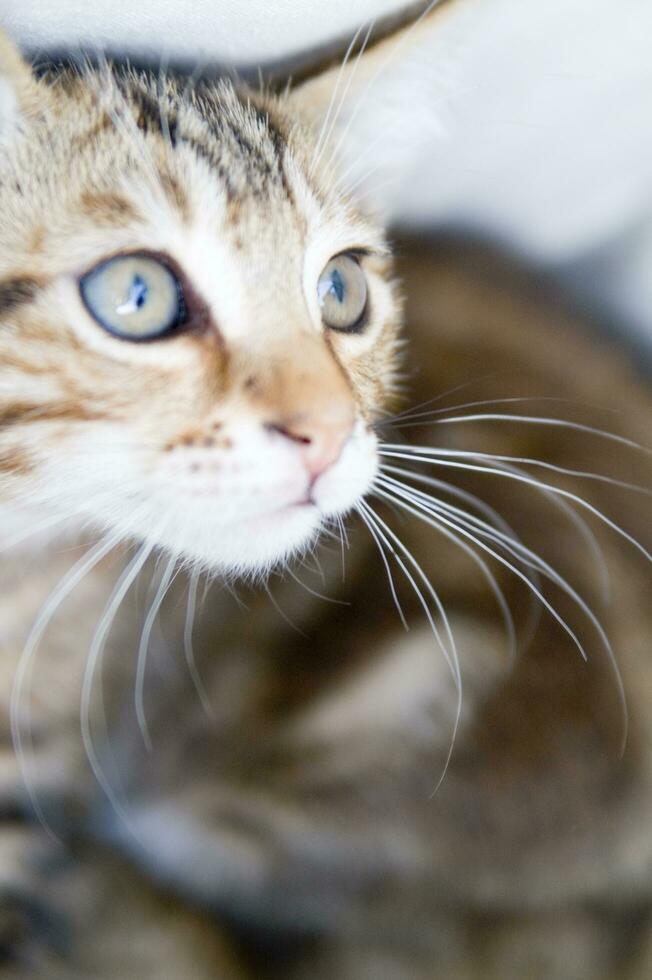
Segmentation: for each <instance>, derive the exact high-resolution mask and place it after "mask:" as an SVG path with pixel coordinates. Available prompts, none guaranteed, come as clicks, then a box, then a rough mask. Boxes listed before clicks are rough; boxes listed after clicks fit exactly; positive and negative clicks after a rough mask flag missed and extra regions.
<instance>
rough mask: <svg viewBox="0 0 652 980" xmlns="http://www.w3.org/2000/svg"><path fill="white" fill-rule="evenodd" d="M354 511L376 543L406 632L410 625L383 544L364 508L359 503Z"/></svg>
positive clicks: (391, 552) (391, 551)
mask: <svg viewBox="0 0 652 980" xmlns="http://www.w3.org/2000/svg"><path fill="white" fill-rule="evenodd" d="M356 511H357V512H358V514H359V515H360V517H361V518H362V520H363V522H364V523H365V524H366V526H367V528H368V530H369V533H370V534H371V537H372V538H373V540H374V542H375V544H376V546H377V548H378V552H379V554H380V557H381V558H382V561H383V565H384V566H385V571H386V572H387V581H388V583H389V590H390V592H391V594H392V601H393V603H394V606H395V607H396V611H397V612H398V615H399V619H400V620H401V624H402V626H403V629H404V630H405V631H406V632H408V631H409V629H410V627H409V626H408V622H407V619H406V618H405V614H404V612H403V607H402V606H401V603H400V602H399V598H398V594H397V592H396V586H395V585H394V577H393V575H392V570H391V568H390V567H389V562H388V561H387V558H386V556H385V552H384V550H383V546H382V544H381V541H380V538H379V537H378V536H377V534H376V529H375V527H374V525H373V523H372V522H371V520H370V519H369V518H368V517H367V515H366V514H365V512H364V510H363V509H362V508H361V507H360V505H359V504H358V505H357V506H356ZM390 554H391V555H393V554H394V550H393V548H390Z"/></svg>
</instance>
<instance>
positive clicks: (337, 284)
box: [330, 269, 346, 303]
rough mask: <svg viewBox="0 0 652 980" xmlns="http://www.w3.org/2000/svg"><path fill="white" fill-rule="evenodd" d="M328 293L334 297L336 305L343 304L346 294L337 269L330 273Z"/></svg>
mask: <svg viewBox="0 0 652 980" xmlns="http://www.w3.org/2000/svg"><path fill="white" fill-rule="evenodd" d="M330 292H331V293H332V294H333V296H335V298H336V299H337V301H338V303H343V302H344V293H345V292H346V287H345V285H344V280H343V279H342V276H341V275H340V273H339V272H338V270H337V269H333V271H332V272H331V285H330Z"/></svg>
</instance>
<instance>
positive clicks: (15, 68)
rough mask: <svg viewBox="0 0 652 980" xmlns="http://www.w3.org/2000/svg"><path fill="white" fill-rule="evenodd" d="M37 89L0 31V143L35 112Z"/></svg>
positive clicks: (28, 72)
mask: <svg viewBox="0 0 652 980" xmlns="http://www.w3.org/2000/svg"><path fill="white" fill-rule="evenodd" d="M40 101H41V100H40V88H39V85H38V82H37V81H36V79H35V78H34V75H33V74H32V70H31V68H30V66H29V65H28V64H27V62H26V61H24V59H23V57H22V55H21V54H20V52H19V51H18V49H17V48H16V46H15V44H14V43H13V42H12V41H11V40H10V39H9V38H8V37H7V35H6V34H5V33H4V32H3V31H2V30H0V142H7V141H8V140H10V139H11V138H12V135H13V134H14V133H15V132H16V131H17V130H18V129H20V128H21V127H22V126H23V125H24V124H25V122H26V121H27V120H28V119H29V117H30V116H32V115H33V114H34V113H35V112H36V111H37V108H38V106H39V103H40Z"/></svg>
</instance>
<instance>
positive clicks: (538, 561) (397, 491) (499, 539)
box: [378, 480, 628, 753]
mask: <svg viewBox="0 0 652 980" xmlns="http://www.w3.org/2000/svg"><path fill="white" fill-rule="evenodd" d="M397 482H398V481H395V480H393V481H392V483H393V484H394V486H392V487H391V488H390V494H392V495H394V496H396V495H398V496H399V497H401V499H402V500H403V506H404V507H405V508H406V509H407V510H409V511H410V512H411V513H413V514H414V515H415V516H417V517H418V518H419V519H420V520H424V521H425V522H426V523H431V521H430V519H429V518H427V517H426V516H425V514H424V513H423V512H424V511H427V512H428V513H430V514H433V513H436V515H437V522H439V521H441V522H443V523H444V524H448V526H449V527H451V529H454V530H456V531H457V532H458V533H460V534H462V535H464V536H465V537H468V538H469V539H470V540H472V541H474V543H475V544H476V545H477V546H478V547H480V548H482V550H484V551H486V552H487V553H488V554H490V555H492V557H494V558H495V559H496V560H497V561H499V562H500V563H501V564H503V565H505V567H507V568H508V569H510V570H511V571H512V572H513V573H514V574H515V575H517V576H518V577H519V578H520V579H521V580H522V581H523V582H524V583H525V584H526V586H527V587H528V588H529V589H530V590H532V591H533V592H534V593H535V595H536V596H537V598H538V599H539V601H540V602H542V603H543V605H544V606H545V608H546V609H547V610H548V611H549V612H550V613H551V614H552V615H553V616H554V618H555V619H556V620H557V622H558V623H559V624H560V625H561V626H562V627H563V628H564V630H565V631H566V633H567V634H568V635H569V636H570V638H571V639H572V640H573V642H574V643H575V645H576V646H577V647H578V649H579V652H580V654H581V656H582V658H583V659H584V660H587V656H586V652H585V650H584V647H583V645H582V644H581V642H580V641H579V639H578V637H577V635H576V634H575V632H574V631H573V630H572V629H571V627H570V626H569V625H568V623H567V622H566V621H565V620H564V619H563V617H561V616H560V614H559V613H558V612H557V610H556V609H555V608H554V607H553V606H552V605H551V603H549V602H548V600H547V599H546V598H545V596H544V595H543V593H542V592H541V590H540V589H537V588H536V586H535V585H533V583H532V582H531V580H530V579H529V578H527V576H525V575H524V573H523V572H522V571H521V570H520V569H519V568H517V567H516V566H514V565H513V564H512V563H511V562H508V561H507V560H506V559H505V558H504V557H503V556H502V555H500V554H499V553H497V552H495V551H494V550H493V549H492V548H490V547H489V546H488V545H486V544H485V543H484V542H483V541H481V540H479V539H478V537H477V536H476V535H477V534H480V535H481V536H482V537H488V538H489V539H490V540H492V541H493V542H495V543H497V544H498V545H499V546H502V547H503V548H505V549H506V550H507V551H508V552H509V553H510V554H511V555H512V556H513V557H515V558H516V559H517V560H518V561H526V560H527V561H530V562H533V563H534V565H535V567H537V568H538V569H539V571H540V572H541V573H542V574H543V575H545V576H546V577H547V578H549V579H550V580H551V581H552V582H554V584H555V585H557V586H558V587H559V588H560V589H561V590H562V591H563V592H564V593H565V594H566V595H567V596H568V597H569V598H570V599H572V601H573V602H575V603H576V605H577V606H578V608H579V609H580V610H581V611H582V612H583V613H584V615H585V616H586V617H587V619H588V620H589V622H590V623H591V624H592V625H593V627H594V629H595V630H596V632H597V633H598V636H599V637H600V640H601V642H602V644H603V646H604V649H605V651H606V653H607V657H608V660H609V664H610V666H611V669H612V671H613V673H614V676H615V680H616V686H617V691H618V698H619V702H620V706H621V711H622V716H623V736H622V742H621V753H622V752H624V749H625V744H626V741H627V730H628V711H627V702H626V697H625V690H624V685H623V681H622V676H621V673H620V669H619V667H618V662H617V660H616V656H615V653H614V650H613V647H612V645H611V641H610V640H609V637H608V636H607V633H606V631H605V629H604V627H603V626H602V623H601V622H600V621H599V619H598V618H597V616H596V615H595V613H594V612H593V610H592V609H591V607H590V606H589V605H588V604H587V602H586V601H585V600H584V599H583V598H582V596H581V595H580V594H579V593H578V592H577V591H576V590H575V589H574V588H573V587H572V586H571V585H570V583H569V582H568V581H567V580H566V579H565V578H563V577H562V576H561V575H560V574H559V573H558V572H557V571H556V570H555V569H554V568H553V567H552V566H551V565H549V564H548V562H546V561H545V559H543V558H542V557H541V556H540V555H537V554H535V553H534V552H533V551H531V550H530V549H529V548H527V547H526V546H525V545H523V544H522V542H520V541H513V540H510V539H507V540H506V536H505V535H504V534H503V533H502V532H501V531H499V530H497V529H496V528H493V527H491V526H490V525H487V524H486V522H484V521H482V520H480V519H479V518H475V517H473V516H472V515H469V514H467V515H464V516H460V517H457V518H456V520H455V521H453V520H452V519H450V518H449V517H447V516H445V515H443V514H442V512H441V509H440V502H439V501H431V502H430V505H428V504H427V503H424V502H422V501H421V500H420V499H416V498H415V497H414V495H413V492H410V491H409V490H406V488H404V487H400V485H399V486H396V484H397ZM378 492H379V494H382V495H383V496H385V495H387V493H388V491H387V489H385V490H379V491H378ZM417 493H419V491H417ZM406 499H408V500H410V501H411V503H412V504H413V505H414V507H416V508H419V509H418V510H415V509H413V507H410V506H409V505H408V504H406V503H405V500H406ZM454 509H455V510H459V508H454ZM469 523H471V524H472V525H474V526H475V532H476V533H473V534H472V533H471V532H470V531H469V530H468V527H469ZM433 526H436V522H435V525H433ZM515 552H516V553H515ZM524 556H526V557H524Z"/></svg>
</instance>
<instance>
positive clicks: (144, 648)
mask: <svg viewBox="0 0 652 980" xmlns="http://www.w3.org/2000/svg"><path fill="white" fill-rule="evenodd" d="M175 566H176V559H175V558H170V560H169V561H168V564H167V566H166V568H165V571H164V572H163V575H162V576H161V581H160V582H159V586H158V589H157V591H156V595H155V596H154V600H153V602H152V604H151V606H150V607H149V610H148V612H147V616H146V617H145V622H144V623H143V628H142V631H141V634H140V643H139V644H138V656H137V661H136V679H135V682H134V704H135V707H136V718H137V719H138V727H139V728H140V732H141V735H142V736H143V741H144V743H145V747H146V749H147V751H148V752H151V751H152V739H151V736H150V732H149V726H148V724H147V718H146V715H145V670H146V667H147V653H148V650H149V644H150V640H151V638H152V629H153V628H154V623H155V622H156V617H157V616H158V613H159V610H160V608H161V605H162V604H163V600H164V599H165V595H166V593H167V591H168V589H169V587H170V583H171V581H172V578H173V576H174V569H175Z"/></svg>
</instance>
